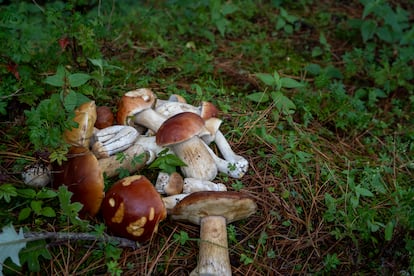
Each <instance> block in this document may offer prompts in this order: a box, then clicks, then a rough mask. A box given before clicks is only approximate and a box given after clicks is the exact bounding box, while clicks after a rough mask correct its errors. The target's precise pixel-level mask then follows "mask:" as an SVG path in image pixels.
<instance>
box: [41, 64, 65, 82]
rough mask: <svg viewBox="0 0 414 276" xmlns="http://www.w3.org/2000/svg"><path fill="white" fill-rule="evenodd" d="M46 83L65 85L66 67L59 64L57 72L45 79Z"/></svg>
mask: <svg viewBox="0 0 414 276" xmlns="http://www.w3.org/2000/svg"><path fill="white" fill-rule="evenodd" d="M45 83H47V84H50V85H52V86H56V87H63V86H64V85H65V68H64V67H63V66H59V67H58V68H57V70H56V74H55V75H53V76H49V77H47V78H46V79H45Z"/></svg>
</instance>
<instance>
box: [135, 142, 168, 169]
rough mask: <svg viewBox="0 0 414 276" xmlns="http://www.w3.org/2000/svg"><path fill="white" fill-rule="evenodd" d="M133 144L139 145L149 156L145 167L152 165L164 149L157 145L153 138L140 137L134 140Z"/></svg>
mask: <svg viewBox="0 0 414 276" xmlns="http://www.w3.org/2000/svg"><path fill="white" fill-rule="evenodd" d="M135 143H137V144H140V145H141V146H142V147H143V148H144V150H145V151H147V152H148V153H149V154H150V157H149V158H148V161H147V165H148V164H150V163H152V162H153V161H154V160H155V158H157V155H158V154H159V153H160V152H161V151H163V150H165V148H164V147H160V146H158V145H157V143H156V142H155V136H143V135H140V136H138V138H137V139H136V140H135Z"/></svg>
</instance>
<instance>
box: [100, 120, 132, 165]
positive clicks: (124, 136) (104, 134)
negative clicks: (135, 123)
mask: <svg viewBox="0 0 414 276" xmlns="http://www.w3.org/2000/svg"><path fill="white" fill-rule="evenodd" d="M138 135H139V133H138V131H137V130H136V129H135V128H133V127H131V126H120V125H116V126H110V127H107V128H104V129H101V130H99V131H97V132H95V133H94V135H93V141H94V143H93V145H92V151H93V153H94V154H95V155H96V157H98V158H105V157H109V156H111V155H113V154H115V153H118V152H121V151H124V150H125V149H127V148H129V147H130V146H131V145H133V144H134V142H135V140H136V139H137V137H138Z"/></svg>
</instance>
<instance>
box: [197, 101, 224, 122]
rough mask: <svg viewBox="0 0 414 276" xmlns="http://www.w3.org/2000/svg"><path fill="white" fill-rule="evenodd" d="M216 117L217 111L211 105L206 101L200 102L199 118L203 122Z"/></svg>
mask: <svg viewBox="0 0 414 276" xmlns="http://www.w3.org/2000/svg"><path fill="white" fill-rule="evenodd" d="M218 115H219V110H218V109H217V107H216V106H215V105H214V104H213V103H211V102H207V101H203V102H201V111H200V116H201V118H203V119H204V120H207V119H209V118H212V117H218Z"/></svg>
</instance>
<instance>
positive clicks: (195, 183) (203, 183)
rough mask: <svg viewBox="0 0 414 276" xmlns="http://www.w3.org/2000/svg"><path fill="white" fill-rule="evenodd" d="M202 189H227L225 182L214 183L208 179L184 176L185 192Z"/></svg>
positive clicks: (189, 192) (200, 190)
mask: <svg viewBox="0 0 414 276" xmlns="http://www.w3.org/2000/svg"><path fill="white" fill-rule="evenodd" d="M202 191H227V187H226V185H224V184H223V183H214V182H211V181H208V180H202V179H197V178H191V177H186V178H184V186H183V193H184V194H191V193H194V192H202Z"/></svg>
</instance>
